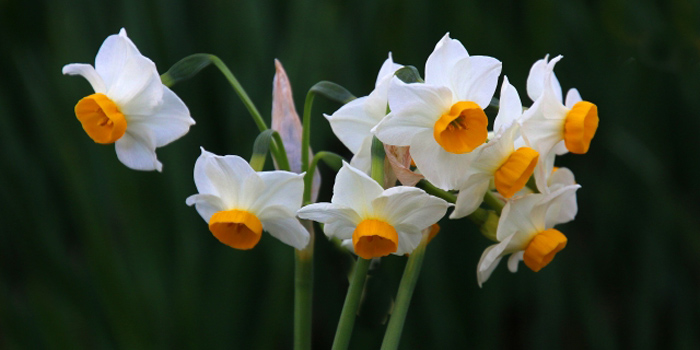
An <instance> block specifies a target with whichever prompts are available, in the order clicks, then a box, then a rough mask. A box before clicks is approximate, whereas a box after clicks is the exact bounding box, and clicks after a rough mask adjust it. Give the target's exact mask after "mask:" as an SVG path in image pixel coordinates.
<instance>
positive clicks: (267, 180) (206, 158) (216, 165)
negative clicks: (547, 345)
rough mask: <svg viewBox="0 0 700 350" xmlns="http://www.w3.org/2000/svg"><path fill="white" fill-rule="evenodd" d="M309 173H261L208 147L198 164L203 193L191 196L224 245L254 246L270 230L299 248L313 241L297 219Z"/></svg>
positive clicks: (189, 200)
mask: <svg viewBox="0 0 700 350" xmlns="http://www.w3.org/2000/svg"><path fill="white" fill-rule="evenodd" d="M303 178H304V174H294V173H291V172H287V171H261V172H255V171H254V170H253V168H251V167H250V165H249V164H248V162H246V161H245V160H244V159H243V158H241V157H239V156H233V155H228V156H218V155H215V154H212V153H209V152H207V151H205V150H204V149H202V154H201V155H200V156H199V158H198V159H197V162H196V163H195V165H194V182H195V184H196V185H197V190H198V191H199V194H195V195H192V196H190V197H188V198H187V205H190V206H192V205H194V206H195V208H197V212H199V215H201V216H202V218H203V219H204V221H206V222H207V223H208V224H209V230H210V231H211V232H212V234H213V235H214V237H216V238H217V239H218V240H219V241H221V243H224V244H226V245H228V246H230V247H233V248H236V249H251V248H253V247H254V246H255V245H256V244H257V243H258V241H260V237H261V235H262V231H263V230H265V231H267V232H269V233H270V234H271V235H272V236H273V237H275V238H277V239H279V240H280V241H282V242H283V243H285V244H288V245H290V246H292V247H294V248H296V249H303V248H304V247H306V245H307V244H308V243H309V233H308V232H307V231H306V229H305V228H304V227H303V226H302V225H301V223H299V220H297V219H296V217H295V216H296V211H297V210H298V209H299V207H301V202H302V195H303V192H304V180H303Z"/></svg>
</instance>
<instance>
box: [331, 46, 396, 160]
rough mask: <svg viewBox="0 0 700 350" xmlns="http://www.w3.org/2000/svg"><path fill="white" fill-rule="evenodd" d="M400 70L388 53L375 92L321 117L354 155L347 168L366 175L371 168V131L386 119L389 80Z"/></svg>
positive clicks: (378, 76)
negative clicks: (353, 168) (360, 171)
mask: <svg viewBox="0 0 700 350" xmlns="http://www.w3.org/2000/svg"><path fill="white" fill-rule="evenodd" d="M401 67H403V66H402V65H400V64H396V63H394V60H393V59H392V57H391V53H389V57H388V58H387V59H386V60H385V61H384V63H383V64H382V67H381V69H380V70H379V74H378V75H377V81H376V83H375V87H374V91H372V92H371V93H370V94H369V95H368V96H363V97H359V98H356V99H354V100H352V101H350V102H348V103H347V104H345V105H344V106H342V107H340V109H338V110H337V111H336V112H335V113H333V114H332V115H327V114H324V116H325V117H326V119H328V122H330V124H331V129H332V130H333V133H334V134H335V135H336V136H337V137H338V139H339V140H340V141H341V142H342V143H343V144H344V145H345V147H347V148H348V149H349V150H350V151H351V152H352V153H353V154H354V156H353V157H352V159H351V160H350V164H351V165H352V166H354V167H356V168H358V169H360V170H362V171H364V172H367V173H369V170H370V166H371V155H370V149H371V148H372V138H373V136H374V135H373V134H372V132H371V130H372V128H374V127H375V126H376V125H377V124H378V123H379V122H380V121H381V120H382V119H383V118H384V116H386V109H387V92H388V91H389V86H390V83H391V78H392V77H393V76H394V73H395V72H396V70H398V69H399V68H401Z"/></svg>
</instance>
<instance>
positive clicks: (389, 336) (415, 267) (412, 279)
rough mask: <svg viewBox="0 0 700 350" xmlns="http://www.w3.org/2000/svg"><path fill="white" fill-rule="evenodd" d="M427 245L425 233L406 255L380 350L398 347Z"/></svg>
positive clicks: (390, 349)
mask: <svg viewBox="0 0 700 350" xmlns="http://www.w3.org/2000/svg"><path fill="white" fill-rule="evenodd" d="M427 245H428V235H427V234H426V235H423V238H422V239H421V242H420V244H419V245H418V248H416V249H415V250H414V251H413V252H412V253H411V255H410V256H409V257H408V262H407V263H406V269H405V270H404V272H403V277H401V284H400V285H399V292H398V294H397V295H396V303H395V304H394V311H393V312H392V314H391V319H389V325H388V326H387V328H386V333H385V334H384V341H383V342H382V348H381V350H395V349H397V348H398V347H399V341H400V340H401V333H402V332H403V325H404V321H406V314H407V313H408V306H409V305H410V303H411V297H413V291H414V290H415V288H416V282H417V281H418V275H419V274H420V269H421V266H422V265H423V258H424V257H425V247H426V246H427Z"/></svg>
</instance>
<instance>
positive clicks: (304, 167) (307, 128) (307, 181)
mask: <svg viewBox="0 0 700 350" xmlns="http://www.w3.org/2000/svg"><path fill="white" fill-rule="evenodd" d="M315 96H316V93H315V92H313V91H311V90H310V91H309V92H308V93H307V94H306V102H304V117H303V118H302V122H301V124H302V132H301V171H306V176H305V177H304V204H308V203H311V188H312V184H313V180H314V173H313V172H311V171H308V170H309V148H310V146H309V144H310V139H311V106H313V104H314V97H315Z"/></svg>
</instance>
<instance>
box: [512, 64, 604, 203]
mask: <svg viewBox="0 0 700 350" xmlns="http://www.w3.org/2000/svg"><path fill="white" fill-rule="evenodd" d="M547 58H548V57H545V58H544V59H542V60H538V61H537V62H535V64H533V65H532V68H531V69H530V75H529V76H528V79H527V92H528V95H529V96H530V98H531V99H532V100H533V101H535V102H534V103H533V105H532V107H531V108H530V109H528V110H527V111H526V112H525V113H524V115H523V123H522V124H523V136H524V138H525V140H526V141H527V143H528V145H529V146H530V147H532V148H534V149H535V150H537V151H538V152H539V153H540V160H539V164H538V167H537V169H535V180H536V182H537V188H538V189H539V190H540V192H547V191H549V189H547V187H546V184H547V179H548V177H549V176H550V174H552V168H553V167H554V158H555V156H556V155H561V154H564V153H567V152H571V153H576V154H584V153H586V152H588V149H589V147H590V145H591V140H592V139H593V136H595V133H596V130H597V129H598V121H599V118H598V107H597V106H596V105H595V104H593V103H590V102H587V101H582V99H581V95H580V94H579V92H578V90H576V89H570V90H569V91H568V93H567V94H566V101H565V103H563V102H562V90H561V86H560V84H559V81H558V80H557V77H556V75H555V74H554V66H555V65H556V64H557V62H559V60H561V58H562V56H557V57H555V58H553V59H552V60H551V61H549V62H547Z"/></svg>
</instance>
